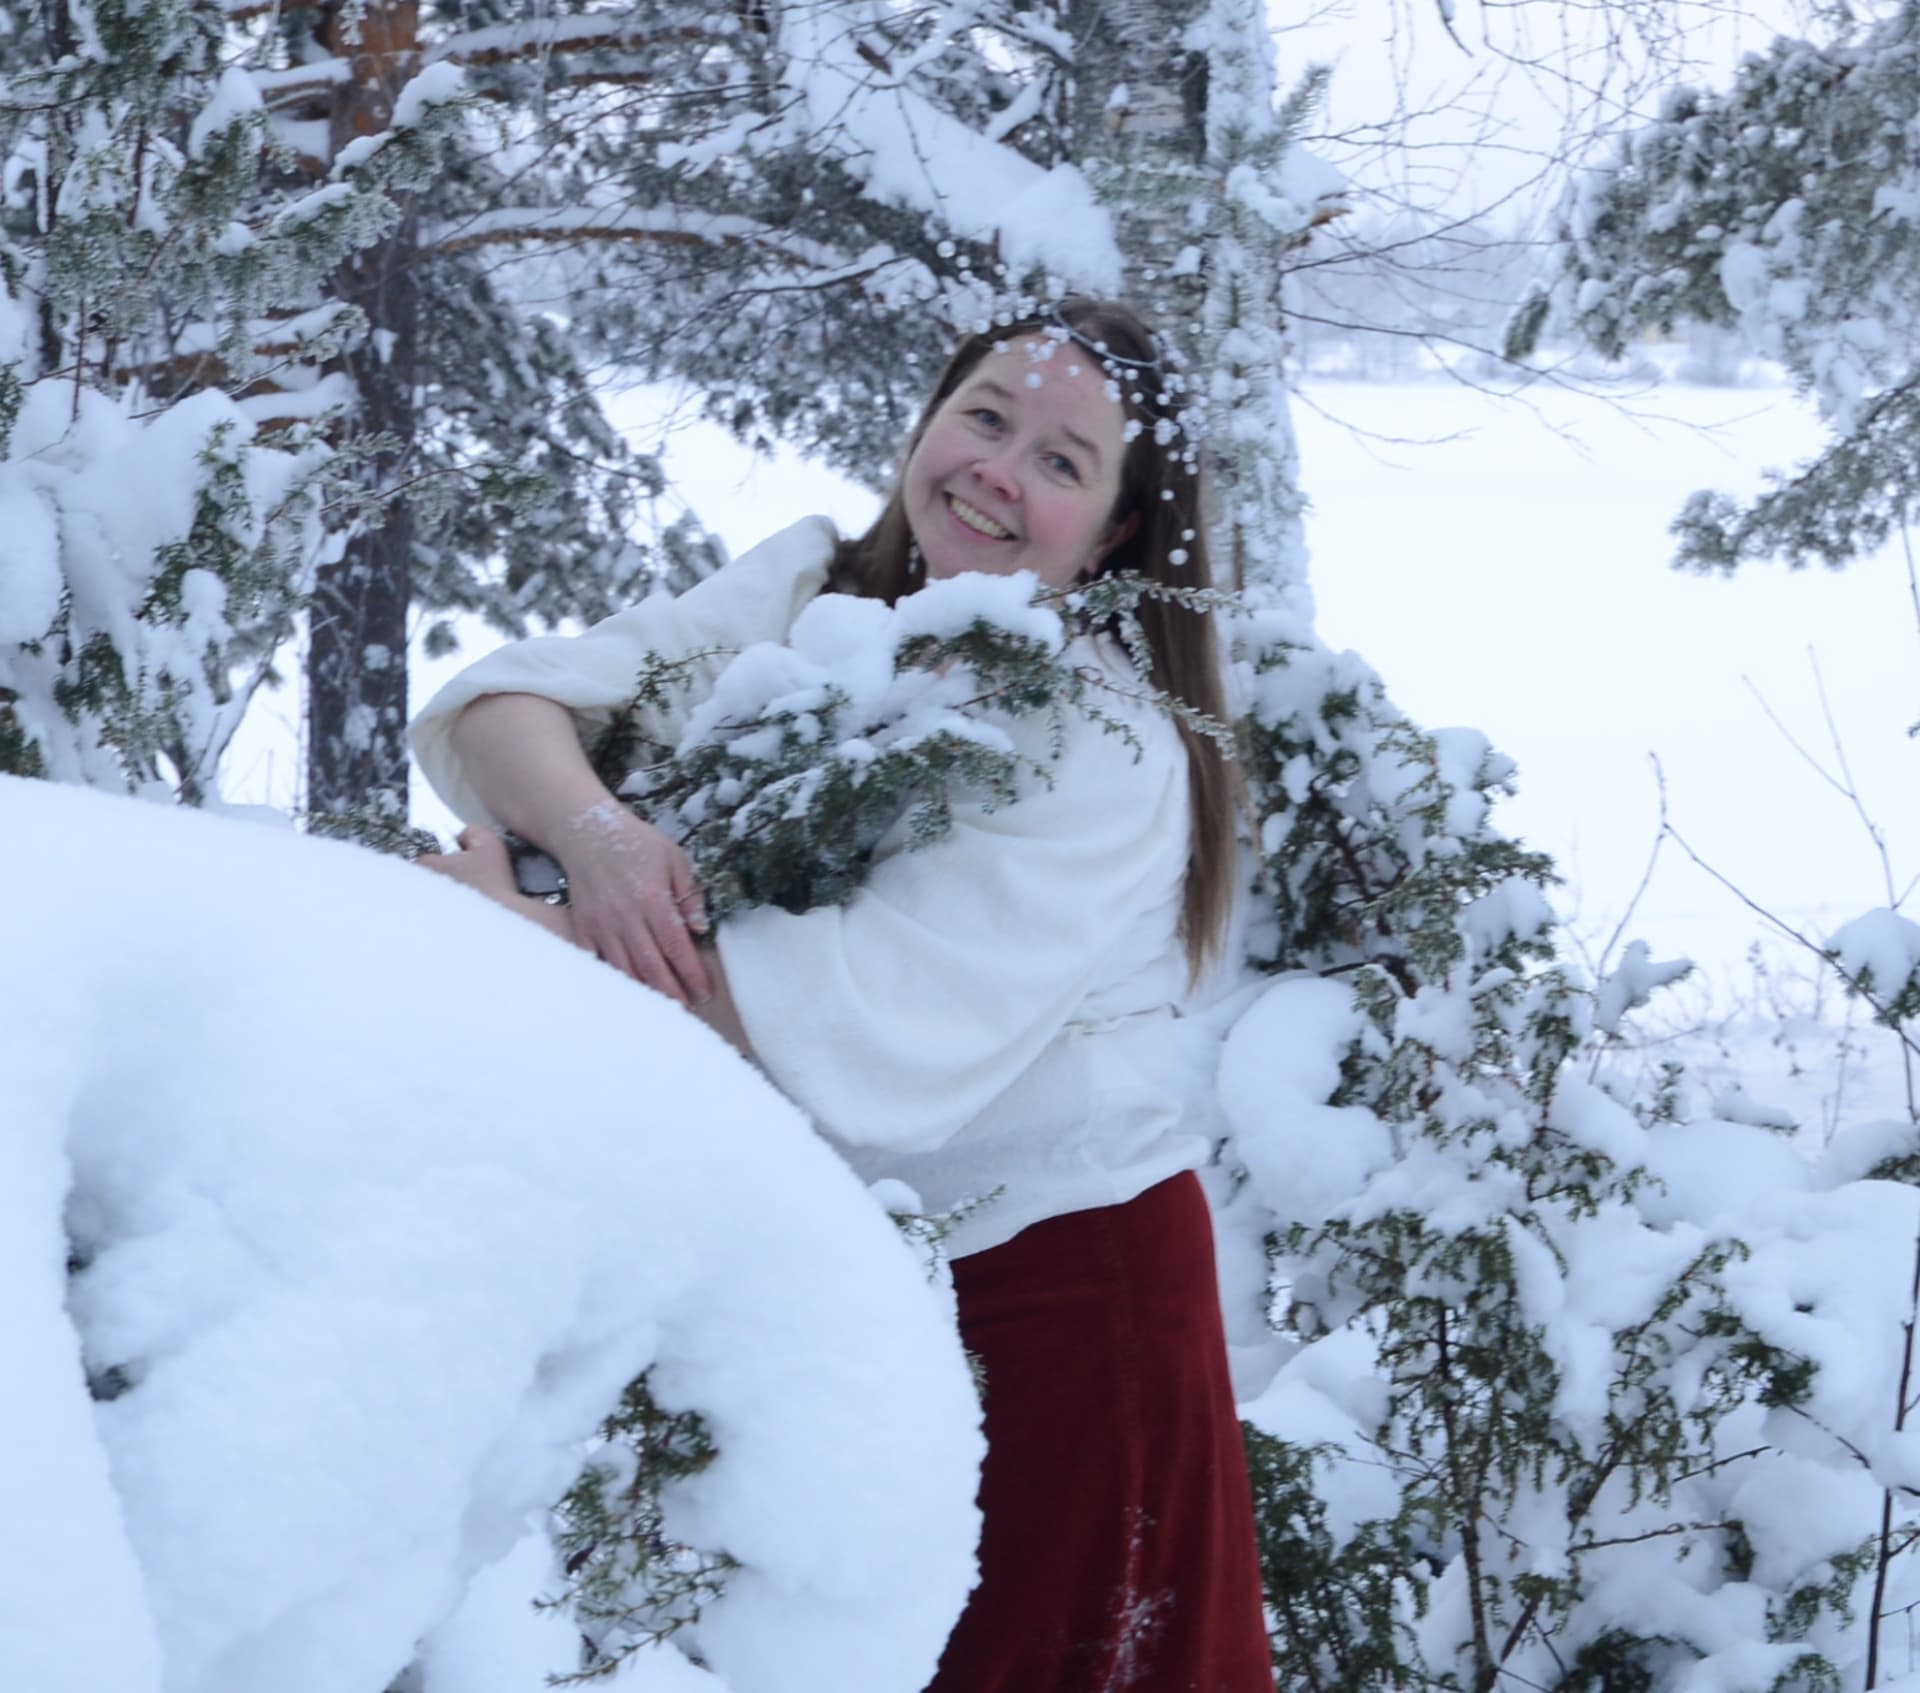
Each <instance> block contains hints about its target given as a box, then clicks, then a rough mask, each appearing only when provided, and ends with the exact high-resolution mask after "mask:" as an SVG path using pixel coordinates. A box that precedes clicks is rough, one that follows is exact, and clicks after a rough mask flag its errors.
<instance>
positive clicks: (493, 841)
mask: <svg viewBox="0 0 1920 1693" xmlns="http://www.w3.org/2000/svg"><path fill="white" fill-rule="evenodd" d="M457 838H458V840H459V844H460V849H461V850H460V851H458V852H423V853H422V854H421V855H420V856H419V857H418V858H417V859H415V860H414V862H415V863H416V864H419V865H422V866H423V867H425V868H426V869H428V870H431V871H432V872H433V873H434V874H435V875H437V876H446V877H448V878H450V879H451V880H453V881H456V882H461V883H464V884H465V885H466V886H467V887H470V888H472V889H473V891H474V892H475V893H481V894H485V895H486V896H487V898H488V899H492V900H498V901H499V902H500V904H502V905H505V906H508V907H510V908H512V909H513V910H515V911H518V910H520V908H521V907H522V906H523V905H524V904H525V902H526V901H525V896H524V895H523V894H522V893H521V892H520V884H519V883H518V882H517V881H515V880H514V875H513V860H512V859H511V858H509V857H508V856H507V843H506V842H505V841H503V840H501V838H500V837H499V836H498V835H497V834H495V833H494V832H493V830H491V829H489V828H487V827H486V825H485V824H482V823H469V824H468V825H467V826H466V828H464V829H462V830H461V831H460V834H459V836H458V837H457Z"/></svg>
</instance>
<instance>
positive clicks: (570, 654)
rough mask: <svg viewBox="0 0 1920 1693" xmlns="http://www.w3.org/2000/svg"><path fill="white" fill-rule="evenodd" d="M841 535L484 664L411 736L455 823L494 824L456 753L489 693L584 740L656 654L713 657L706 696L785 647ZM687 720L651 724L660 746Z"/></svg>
mask: <svg viewBox="0 0 1920 1693" xmlns="http://www.w3.org/2000/svg"><path fill="white" fill-rule="evenodd" d="M834 539H835V537H834V531H833V525H832V524H831V523H829V522H828V521H827V520H826V519H825V518H823V517H809V518H803V519H802V520H801V521H800V522H798V523H796V524H793V525H791V526H790V527H788V528H786V529H783V530H781V531H780V532H779V533H778V534H777V535H773V536H770V537H769V538H768V539H767V540H765V541H762V542H761V543H760V545H759V546H757V547H754V548H752V549H751V550H750V551H748V552H744V553H742V554H741V555H740V556H739V557H738V558H737V559H734V560H733V561H732V562H731V563H730V564H728V565H726V566H724V567H723V568H722V569H720V570H717V571H715V572H714V574H713V575H711V576H709V577H708V578H707V579H706V580H705V581H704V582H699V583H696V584H695V585H694V586H693V587H691V588H689V589H688V590H687V591H686V592H685V593H684V594H681V595H679V596H678V597H677V598H676V597H675V596H673V595H670V594H654V595H651V596H649V597H648V598H647V599H646V600H644V601H642V602H641V603H640V604H639V605H637V606H634V607H632V608H631V609H630V610H627V611H622V612H617V613H615V614H614V615H613V616H612V617H609V618H606V619H605V620H604V621H602V622H599V623H596V624H594V626H593V627H592V628H591V629H588V630H587V631H586V632H585V633H584V634H580V635H536V636H534V637H533V638H532V639H531V640H526V641H516V642H514V643H513V644H512V645H511V646H506V647H502V648H500V649H499V650H498V651H497V652H491V653H488V654H487V655H486V657H484V658H480V659H476V660H475V661H474V662H473V663H472V664H470V665H468V666H467V668H466V669H465V670H463V671H461V672H460V674H459V675H458V676H456V677H454V679H453V680H452V681H451V682H449V683H447V685H446V686H445V687H443V688H442V689H441V690H440V691H439V692H438V693H437V694H435V695H434V696H433V698H432V699H431V700H429V701H428V702H427V704H426V706H425V708H424V709H423V710H422V711H421V712H420V714H419V715H418V716H417V717H415V718H414V720H413V725H412V729H411V731H410V733H411V736H412V741H413V756H414V758H415V759H416V760H418V762H419V765H420V768H421V770H422V771H424V772H425V773H426V778H427V780H428V781H429V782H430V783H431V784H432V785H433V790H434V792H435V793H437V794H438V795H439V796H440V797H441V799H443V800H444V801H446V803H447V805H448V807H449V808H450V809H451V810H452V811H453V813H454V815H455V816H457V817H459V818H462V819H463V820H465V821H467V822H473V823H491V822H493V821H495V820H494V819H493V818H491V817H489V816H488V815H487V811H486V808H485V807H484V806H483V805H481V803H480V800H479V797H478V796H477V795H476V794H475V793H474V792H473V790H472V788H470V787H469V786H468V785H467V781H466V778H465V776H464V775H463V774H462V772H461V769H460V760H459V758H458V757H457V756H456V755H455V753H454V750H453V723H454V719H455V718H456V717H458V716H459V715H460V713H461V712H462V711H464V710H465V709H466V708H467V707H468V706H469V705H471V704H472V703H473V702H474V701H475V700H477V699H479V698H480V697H481V695H483V694H539V695H540V696H542V697H543V698H545V699H550V700H554V701H557V702H558V703H559V704H561V705H564V706H565V707H566V708H567V709H568V710H569V711H571V712H572V713H573V715H574V718H575V720H576V722H577V723H578V724H579V726H580V731H581V736H582V738H583V739H587V738H590V737H591V736H593V735H595V734H597V733H598V732H599V731H600V730H603V729H604V728H606V726H607V725H608V724H609V723H610V722H611V721H612V720H613V715H614V713H615V712H617V711H619V710H620V709H621V708H622V707H623V706H625V705H626V704H627V703H628V701H630V700H631V699H632V698H633V691H634V683H635V681H636V679H637V678H638V677H639V674H640V668H641V666H642V664H644V663H645V662H646V659H647V655H648V654H649V653H657V654H659V655H660V656H661V657H663V658H668V659H677V658H686V657H689V656H691V655H692V654H695V653H703V652H707V651H709V650H715V651H716V653H717V656H716V657H714V658H713V659H711V660H710V661H708V662H706V663H704V664H699V665H696V666H695V667H694V669H693V671H692V672H691V674H690V677H689V680H690V682H691V688H690V689H689V692H690V694H691V696H692V699H693V700H694V701H697V700H699V699H701V698H703V697H704V696H705V694H706V693H707V691H708V690H709V689H710V688H711V686H712V684H713V681H714V679H715V677H717V676H718V674H719V672H720V670H721V669H722V668H723V667H724V666H725V664H726V662H727V659H728V658H730V657H731V656H732V655H733V654H734V653H735V652H738V651H739V650H740V649H741V648H742V647H746V646H750V645H752V644H753V643H754V642H755V641H780V640H784V639H785V638H786V635H787V631H788V630H789V629H791V628H792V627H793V620H794V619H795V618H796V617H798V616H799V615H800V612H801V610H802V609H803V608H804V607H805V606H806V604H807V602H808V601H810V600H811V599H813V597H814V596H815V595H816V594H818V593H819V592H820V590H821V588H822V587H823V586H824V585H825V583H826V579H827V569H828V567H829V566H830V565H831V563H832V562H833V549H834ZM684 719H685V711H684V710H683V709H681V708H679V707H678V706H671V707H668V708H666V709H663V710H660V711H654V712H650V713H648V714H647V715H646V716H644V717H643V718H642V722H643V724H644V727H645V732H646V733H647V734H648V735H649V736H650V737H651V738H653V739H655V740H659V741H664V742H669V743H670V742H672V741H674V740H677V739H678V738H679V734H680V730H681V728H682V727H683V725H684Z"/></svg>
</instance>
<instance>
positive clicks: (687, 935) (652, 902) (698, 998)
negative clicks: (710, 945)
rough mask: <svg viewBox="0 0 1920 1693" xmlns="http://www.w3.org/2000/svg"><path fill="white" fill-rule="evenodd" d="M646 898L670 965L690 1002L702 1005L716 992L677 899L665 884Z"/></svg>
mask: <svg viewBox="0 0 1920 1693" xmlns="http://www.w3.org/2000/svg"><path fill="white" fill-rule="evenodd" d="M649 894H650V895H651V897H650V898H647V899H646V902H645V903H646V907H647V918H648V926H649V927H650V929H651V930H652V932H653V938H654V941H655V943H656V944H657V945H658V946H659V948H660V951H661V953H662V954H663V955H664V956H665V958H666V961H667V964H668V966H669V967H670V968H671V969H672V971H673V973H674V975H675V976H676V977H677V978H678V979H679V982H680V985H681V986H682V987H683V988H684V989H685V990H686V997H687V1001H688V1003H689V1004H692V1005H703V1004H705V1003H706V1001H707V1000H708V999H709V998H710V997H711V996H712V994H713V983H712V982H711V981H710V980H708V977H707V967H706V965H705V964H703V963H702V962H701V961H700V953H699V950H698V948H697V947H696V945H695V943H694V938H693V931H692V930H691V929H689V928H688V927H687V919H686V918H685V916H683V915H682V913H681V910H680V906H679V904H678V902H677V901H676V900H675V899H674V898H673V896H672V894H670V893H669V892H667V891H666V890H665V889H663V888H655V889H650V890H649Z"/></svg>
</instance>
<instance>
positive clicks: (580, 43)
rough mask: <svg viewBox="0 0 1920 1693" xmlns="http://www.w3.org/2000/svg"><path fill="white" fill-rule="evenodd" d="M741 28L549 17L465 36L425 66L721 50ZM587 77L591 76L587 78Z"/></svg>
mask: <svg viewBox="0 0 1920 1693" xmlns="http://www.w3.org/2000/svg"><path fill="white" fill-rule="evenodd" d="M739 37H740V25H739V23H738V21H737V20H736V19H733V18H730V17H726V16H724V15H722V14H711V13H706V12H688V13H687V14H686V15H685V16H684V17H681V18H677V19H675V18H660V17H656V16H653V15H651V14H649V13H643V12H640V11H637V10H636V11H631V12H626V13H620V14H612V15H607V14H601V15H596V16H591V17H565V18H557V17H548V18H535V19H529V20H528V21H526V22H523V23H513V24H496V25H494V26H492V27H491V28H488V29H469V30H463V31H461V32H460V33H459V34H458V35H451V36H448V37H447V39H446V40H445V41H442V42H440V43H439V44H438V45H437V46H435V47H434V48H432V49H431V50H430V51H429V52H428V54H427V62H428V63H429V64H435V63H440V62H445V61H450V62H452V63H454V64H457V65H467V66H479V65H505V64H517V63H522V62H524V61H526V60H528V59H538V58H541V57H543V56H544V55H546V54H549V53H593V52H606V51H610V50H613V49H627V50H631V49H634V48H642V49H645V48H654V47H668V46H682V45H685V44H686V43H688V42H701V41H706V42H712V43H714V44H716V45H721V44H725V43H729V42H734V41H737V40H738V39H739ZM585 74H586V75H588V76H589V77H590V76H591V73H590V72H588V73H585Z"/></svg>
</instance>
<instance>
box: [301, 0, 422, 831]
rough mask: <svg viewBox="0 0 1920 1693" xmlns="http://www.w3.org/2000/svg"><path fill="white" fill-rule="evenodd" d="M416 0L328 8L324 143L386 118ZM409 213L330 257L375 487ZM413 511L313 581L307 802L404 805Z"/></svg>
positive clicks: (411, 47) (407, 64)
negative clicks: (349, 322) (343, 76)
mask: <svg viewBox="0 0 1920 1693" xmlns="http://www.w3.org/2000/svg"><path fill="white" fill-rule="evenodd" d="M418 21H419V7H418V5H417V0H398V3H394V4H380V3H378V0H376V3H374V4H371V5H369V6H368V7H367V8H366V9H365V11H364V12H363V13H362V14H361V16H360V18H359V21H358V24H357V26H356V27H354V28H353V29H352V31H351V34H349V31H348V29H347V28H346V27H345V26H343V23H342V21H341V16H340V11H339V8H338V7H337V6H336V7H330V8H329V9H328V12H327V16H326V18H325V20H324V22H323V24H322V26H321V33H322V39H323V40H324V42H325V44H326V46H327V48H328V50H329V51H330V52H333V53H336V54H338V55H339V56H340V57H341V58H343V59H346V60H347V61H349V63H350V64H351V65H352V67H353V76H352V79H351V81H350V82H348V83H346V84H345V85H344V86H343V87H342V88H341V90H340V94H339V97H338V99H337V101H336V103H335V105H334V108H333V113H332V118H331V122H330V126H329V127H330V130H331V135H330V140H331V143H332V150H333V151H334V152H336V153H337V152H338V151H339V149H340V148H341V147H342V146H344V145H345V144H346V143H347V142H348V141H351V140H353V139H354V138H355V137H357V136H362V135H372V134H376V133H378V132H379V131H380V130H382V129H385V128H386V127H387V125H388V122H389V120H390V119H391V116H392V112H393V102H394V98H395V96H396V95H397V94H398V92H399V90H400V88H401V87H402V86H403V85H404V84H405V82H406V81H407V79H408V78H409V77H410V76H412V75H413V73H414V71H415V70H416V69H417V68H418V64H419V37H418ZM418 230H419V216H418V211H417V208H416V207H415V206H414V205H413V204H412V199H411V196H409V197H408V201H407V203H406V204H405V205H404V207H403V213H402V216H401V218H400V221H399V222H398V223H397V224H396V225H395V226H394V229H393V231H392V233H390V234H389V235H388V236H387V238H386V239H385V240H383V241H381V242H379V243H378V244H377V245H375V246H372V247H369V248H366V249H364V250H363V251H362V252H360V253H359V254H357V255H356V256H355V257H354V258H353V259H351V260H350V261H349V262H348V263H346V264H344V265H342V266H341V268H340V270H339V271H338V272H337V273H336V274H335V276H334V278H333V283H332V291H333V293H334V295H335V296H336V297H337V298H339V299H342V300H346V301H349V302H351V303H352V304H354V305H356V306H358V307H359V308H360V309H361V310H362V311H364V312H365V313H366V314H367V322H368V325H369V333H368V335H367V338H366V340H365V341H364V342H362V343H361V344H360V345H359V346H358V347H356V348H355V349H354V350H353V351H352V352H351V353H349V354H348V355H346V357H345V358H344V359H343V360H342V361H341V368H342V369H344V370H345V372H346V374H347V375H348V377H349V378H350V379H351V380H352V382H353V385H354V389H355V391H356V393H357V395H358V415H357V417H356V418H355V433H356V435H359V436H362V437H365V436H374V437H378V438H379V444H378V445H377V446H376V447H375V449H374V450H373V451H372V452H371V454H370V455H369V456H368V458H367V461H366V465H365V468H364V471H363V475H364V478H365V481H366V485H367V487H368V488H369V489H370V490H371V491H373V492H376V493H379V492H383V491H384V490H387V489H389V488H392V487H393V486H394V485H395V484H396V483H397V482H398V481H399V480H400V479H401V477H402V474H403V472H404V467H405V463H406V459H407V456H408V452H409V449H410V446H411V443H412V440H413V429H414V415H413V413H414V384H415V377H416V369H415V366H416V362H417V358H418V342H419V333H418V332H419V290H418V284H417V282H416V280H415V274H414V265H415V259H416V249H417V244H418ZM412 553H413V514H412V510H411V508H410V506H409V505H408V502H407V500H406V498H405V497H404V496H396V497H393V498H391V499H388V500H387V501H386V503H385V505H384V506H383V507H382V508H381V511H380V514H379V515H378V516H376V517H375V518H373V519H372V520H370V522H369V524H368V526H367V527H364V528H362V529H361V530H360V531H359V532H358V533H356V534H355V535H354V536H353V537H352V539H351V540H350V541H349V542H348V543H347V547H346V551H345V552H344V553H343V554H342V555H341V557H340V558H339V559H338V560H337V561H336V562H334V563H332V564H328V565H325V566H323V567H322V568H321V570H320V572H319V574H318V577H317V579H316V581H315V585H314V595H313V606H312V612H311V633H310V636H309V646H308V655H307V807H308V810H309V811H310V812H312V813H316V814H317V813H327V812H348V811H359V810H368V809H372V810H376V811H379V812H381V813H385V814H387V815H391V816H396V817H403V816H405V814H406V809H407V750H406V724H407V607H408V603H409V601H410V598H411V560H412Z"/></svg>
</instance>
